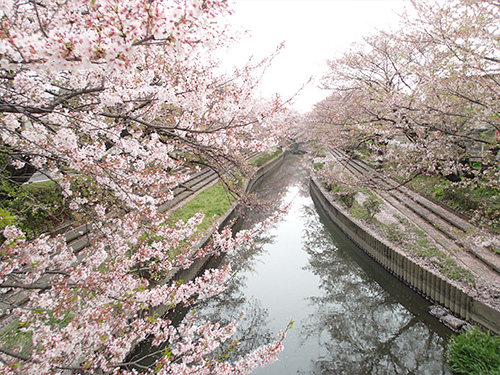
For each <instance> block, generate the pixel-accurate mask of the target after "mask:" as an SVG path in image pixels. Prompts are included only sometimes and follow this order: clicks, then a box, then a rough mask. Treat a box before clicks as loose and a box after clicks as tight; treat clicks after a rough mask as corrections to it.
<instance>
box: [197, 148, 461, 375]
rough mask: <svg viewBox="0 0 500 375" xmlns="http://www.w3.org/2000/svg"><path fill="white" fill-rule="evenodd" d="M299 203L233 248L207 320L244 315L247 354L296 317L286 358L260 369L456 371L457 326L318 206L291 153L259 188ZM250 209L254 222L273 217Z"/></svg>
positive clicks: (205, 309)
mask: <svg viewBox="0 0 500 375" xmlns="http://www.w3.org/2000/svg"><path fill="white" fill-rule="evenodd" d="M259 195H260V196H261V197H263V198H266V199H267V200H269V201H271V202H274V203H279V202H292V205H291V208H290V211H289V212H288V214H287V215H286V216H285V217H283V218H282V220H280V221H279V222H278V223H277V224H275V225H274V226H273V227H272V228H271V229H270V230H268V231H267V232H265V233H263V234H262V235H261V236H260V237H259V238H258V239H257V240H256V242H255V243H254V244H253V245H252V246H249V247H247V248H244V249H240V251H239V252H237V253H235V254H231V255H230V256H229V259H230V261H231V262H232V265H233V269H234V271H235V276H234V277H233V279H232V280H231V282H230V284H229V286H228V289H227V290H226V291H225V292H224V293H223V294H221V295H219V296H217V297H215V298H212V299H210V300H206V301H200V303H199V306H198V309H199V310H201V314H202V316H203V317H204V318H208V319H212V320H214V319H218V320H233V319H237V317H238V315H239V314H240V313H241V312H242V311H243V312H245V316H244V318H243V319H240V320H239V326H238V333H237V337H236V338H237V339H238V340H240V353H244V352H246V351H249V350H251V349H253V348H256V347H258V346H259V345H263V344H265V343H268V342H270V341H271V340H272V339H273V338H274V337H275V335H276V333H277V332H278V331H279V330H280V329H285V327H286V326H287V324H288V322H289V321H290V320H294V322H295V323H294V326H293V329H292V330H290V331H289V333H288V335H287V337H286V339H285V341H284V346H285V349H284V351H283V352H282V353H280V356H279V360H278V361H277V362H275V363H273V364H272V365H270V366H268V367H265V368H262V369H258V370H257V371H256V372H255V373H256V374H260V375H262V374H272V375H279V374H283V375H285V374H286V375H288V374H419V375H420V374H432V375H435V374H451V372H450V371H449V370H448V369H447V367H446V365H445V361H444V350H445V342H446V340H447V338H448V337H449V335H450V333H451V332H450V331H449V330H448V329H446V328H445V327H443V326H442V325H441V324H440V323H439V322H438V321H437V320H436V319H435V318H434V317H432V316H430V315H429V314H428V313H427V309H428V306H429V303H428V302H427V301H426V300H425V299H423V298H422V297H420V296H419V295H418V294H416V293H414V292H413V291H411V290H410V289H409V288H408V287H406V286H405V285H403V284H402V283H401V282H399V281H398V280H397V279H396V278H394V277H393V276H392V275H390V274H389V273H387V272H386V271H385V270H383V269H382V268H381V267H380V266H379V265H378V264H376V263H375V262H374V261H373V260H372V259H370V258H369V257H368V256H366V255H365V254H364V253H363V252H362V251H361V250H360V249H359V248H358V247H357V246H356V245H355V244H353V243H352V242H351V241H350V240H349V239H347V237H345V235H343V233H341V232H340V231H339V230H338V229H337V228H336V227H335V226H334V225H332V224H331V223H329V221H328V220H327V219H325V216H324V215H323V213H322V212H320V211H319V210H317V208H316V207H315V205H314V203H313V201H312V199H311V197H310V196H309V193H308V188H307V179H306V174H305V172H304V171H303V170H301V169H300V161H299V160H298V158H297V157H296V156H293V155H290V156H288V157H287V158H286V159H285V162H284V165H283V167H282V168H281V169H280V170H279V171H277V172H276V173H274V174H273V175H271V176H269V177H268V178H267V179H266V180H265V181H264V182H263V183H262V184H261V186H260V188H259ZM270 209H271V208H269V209H268V210H260V209H259V210H257V209H254V210H251V211H247V212H246V214H245V219H244V220H243V222H242V223H241V225H242V227H244V228H248V227H251V226H252V225H254V224H255V223H257V222H259V221H261V220H263V219H264V218H265V217H266V216H267V215H269V210H270Z"/></svg>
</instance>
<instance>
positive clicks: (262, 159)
mask: <svg viewBox="0 0 500 375" xmlns="http://www.w3.org/2000/svg"><path fill="white" fill-rule="evenodd" d="M282 153H283V149H282V148H281V147H278V148H277V149H276V150H275V151H274V152H273V153H267V152H264V153H262V154H260V155H259V156H257V157H255V158H253V159H252V160H250V164H252V165H253V166H254V167H257V168H260V167H262V166H263V165H264V164H266V163H267V162H268V161H270V160H273V159H276V158H277V157H278V156H280V155H281V154H282Z"/></svg>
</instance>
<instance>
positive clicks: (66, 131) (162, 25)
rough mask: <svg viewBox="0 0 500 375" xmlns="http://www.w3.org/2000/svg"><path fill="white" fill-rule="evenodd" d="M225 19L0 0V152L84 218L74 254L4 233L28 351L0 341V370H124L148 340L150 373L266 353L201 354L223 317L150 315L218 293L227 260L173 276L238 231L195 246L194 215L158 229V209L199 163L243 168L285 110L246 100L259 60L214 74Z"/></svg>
mask: <svg viewBox="0 0 500 375" xmlns="http://www.w3.org/2000/svg"><path fill="white" fill-rule="evenodd" d="M230 13H231V11H230V10H229V9H228V5H227V2H226V1H215V0H203V1H202V0H182V1H181V0H153V1H151V0H130V1H121V0H92V1H90V0H68V1H64V2H59V1H49V0H47V1H45V0H40V1H20V0H11V1H7V0H3V1H0V17H1V22H0V55H1V56H0V90H1V92H0V96H1V99H2V100H1V103H0V110H1V112H2V114H1V115H0V143H1V144H0V153H1V154H2V155H4V156H5V157H6V158H7V160H8V163H9V168H12V169H14V170H15V169H16V168H17V169H19V168H21V167H23V166H26V165H28V166H30V167H31V168H33V169H34V170H38V171H40V172H41V173H43V174H44V175H46V176H48V178H50V179H51V181H52V182H53V183H54V184H55V185H56V186H58V187H59V188H60V190H61V191H62V193H63V196H64V199H65V200H66V201H67V202H68V205H69V207H70V209H71V210H73V211H74V212H76V213H77V215H75V216H76V217H78V218H80V220H81V221H85V222H87V223H88V225H89V226H90V227H91V234H89V244H88V245H87V246H86V247H85V248H84V249H83V250H80V251H78V252H75V251H74V250H73V248H71V247H69V246H68V244H67V243H66V240H65V237H64V236H63V235H58V236H50V235H48V234H45V235H42V236H40V237H38V238H36V239H29V240H28V239H26V237H25V236H24V234H23V233H22V232H21V231H20V230H19V229H18V228H17V227H16V226H15V225H11V226H7V227H5V228H3V237H2V240H4V241H3V243H2V244H1V248H0V286H1V287H2V290H3V291H5V292H6V293H5V294H3V295H2V297H0V298H1V299H2V302H5V303H6V304H7V305H9V306H10V307H9V309H8V310H9V311H8V313H9V314H11V316H17V317H18V318H19V324H18V327H17V328H16V329H14V330H13V331H12V332H11V334H12V335H14V336H16V335H28V336H29V337H30V348H31V349H27V348H23V347H21V346H15V345H14V347H5V348H3V347H2V345H3V343H0V352H1V353H2V354H0V371H1V372H3V373H9V372H12V373H19V372H23V373H37V374H51V373H58V372H61V371H63V370H65V369H66V370H74V371H88V372H94V371H98V370H101V371H105V372H115V373H127V372H131V373H134V371H136V370H127V369H128V368H129V367H127V364H125V363H124V362H125V361H126V358H127V355H128V353H129V352H130V351H131V350H132V349H133V347H134V346H135V345H137V344H138V343H139V342H141V341H142V340H144V339H145V338H147V337H150V338H152V340H153V343H154V345H166V347H167V350H165V353H164V355H163V357H161V358H160V359H159V360H158V362H157V364H156V366H157V367H156V370H157V372H159V373H168V374H184V373H200V374H201V373H221V374H222V373H245V371H246V370H245V371H243V369H253V368H254V367H255V366H256V365H258V364H265V363H267V362H269V361H270V360H271V359H272V358H274V357H275V356H276V354H277V353H278V352H279V350H281V345H280V344H272V345H270V346H269V347H265V348H262V349H261V350H259V351H258V352H256V353H254V354H252V356H250V357H248V358H244V359H242V360H241V362H238V363H237V364H226V363H224V362H214V361H205V360H203V358H204V357H205V356H206V355H207V354H208V353H210V352H211V351H212V350H213V349H214V348H216V347H217V345H219V343H221V342H223V341H225V340H227V339H228V337H229V336H230V335H231V334H232V333H233V332H234V325H230V326H226V327H220V326H219V325H217V323H211V322H206V323H205V324H202V325H200V326H194V325H193V323H192V322H190V321H189V320H188V321H187V322H186V323H183V325H181V326H176V325H174V324H173V323H172V322H171V320H170V319H171V318H170V317H169V316H170V315H169V314H167V315H161V316H159V315H157V314H156V313H155V311H156V310H155V308H156V307H158V306H164V307H165V306H166V310H167V312H168V311H176V309H177V307H178V306H189V305H190V304H191V303H192V301H193V300H194V299H195V298H196V297H199V296H209V295H212V294H215V293H218V292H220V291H221V289H222V288H223V286H224V282H225V280H226V279H227V278H228V277H229V274H230V267H229V266H226V267H224V268H222V269H220V270H211V271H207V272H205V273H204V274H203V275H201V276H199V277H197V278H195V279H194V280H192V281H184V282H180V281H175V280H174V278H173V274H174V273H175V271H176V270H178V269H179V268H186V267H189V265H190V264H191V263H192V261H193V260H194V258H196V257H201V256H205V255H207V254H212V253H220V252H225V251H229V250H232V249H235V248H237V247H238V246H239V245H240V244H241V243H243V242H244V241H248V240H249V239H250V238H251V235H252V234H251V233H244V234H239V235H236V236H233V234H232V233H231V231H230V230H228V229H223V230H221V231H220V232H216V234H215V235H214V238H213V240H212V245H211V247H210V248H204V249H203V250H200V251H194V250H193V249H194V248H195V245H196V244H197V243H198V240H199V235H198V233H197V226H198V225H199V224H200V222H201V220H202V219H203V215H201V214H197V215H195V216H194V217H193V218H191V219H189V220H187V221H186V222H182V221H181V222H178V223H172V222H170V220H169V214H168V212H167V213H162V212H159V210H158V207H159V205H160V204H162V203H164V202H166V201H168V200H171V199H173V196H174V189H175V188H176V187H177V186H178V185H179V184H182V183H183V182H184V181H185V180H186V179H187V178H188V176H189V174H190V173H191V172H192V171H193V170H196V169H197V168H198V167H199V166H208V167H210V168H212V169H213V170H215V171H216V172H217V173H218V174H219V175H220V176H221V177H222V178H225V177H227V176H228V174H227V172H228V171H229V170H234V169H238V168H239V169H240V170H241V171H244V172H245V171H250V170H251V168H250V167H249V166H248V165H247V163H246V161H245V152H246V151H248V150H251V151H263V150H267V149H268V148H269V147H271V146H274V145H276V144H277V142H278V141H279V139H280V137H281V136H283V135H286V131H287V129H286V126H285V121H284V117H285V115H286V111H285V107H284V104H283V103H282V102H281V101H280V100H279V99H275V100H273V101H262V100H260V99H257V98H256V97H255V93H254V91H255V86H256V83H257V80H258V77H260V76H261V74H262V71H261V68H262V67H263V66H265V64H263V65H255V66H251V67H245V68H243V69H235V70H234V75H231V76H224V75H217V74H216V73H215V69H214V68H215V67H216V66H217V62H216V61H214V59H213V55H214V54H213V53H212V52H213V51H214V50H215V49H216V48H220V47H221V46H225V45H226V44H227V43H228V41H229V40H230V36H229V35H227V34H226V33H225V32H224V30H225V23H224V18H223V17H225V16H228V15H230ZM229 177H230V176H229ZM229 177H227V178H229ZM2 178H4V177H2ZM13 296H17V297H16V298H15V299H14V298H13ZM17 301H22V303H21V304H19V303H18V302H17ZM279 343H281V341H279ZM144 371H145V372H154V371H155V367H154V366H153V367H152V368H151V369H147V370H144Z"/></svg>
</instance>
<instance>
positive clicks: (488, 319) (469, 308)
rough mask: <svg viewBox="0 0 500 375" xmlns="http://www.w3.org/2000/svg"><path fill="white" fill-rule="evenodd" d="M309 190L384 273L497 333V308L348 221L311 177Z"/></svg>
mask: <svg viewBox="0 0 500 375" xmlns="http://www.w3.org/2000/svg"><path fill="white" fill-rule="evenodd" d="M309 190H310V194H311V197H312V199H313V201H315V203H317V204H319V205H320V206H321V207H322V208H323V209H324V211H325V212H326V213H327V215H328V217H329V218H330V220H331V221H332V222H333V223H335V224H336V225H337V226H338V227H339V228H340V229H341V230H342V232H344V233H345V234H346V235H347V237H349V238H350V239H351V240H352V241H353V242H354V243H355V244H357V245H358V246H359V247H360V248H361V249H362V250H363V251H364V252H365V253H366V254H368V255H369V256H370V257H371V258H372V259H374V260H375V261H376V262H377V263H379V264H380V265H382V266H383V267H384V268H385V269H386V270H387V271H388V272H390V273H391V274H393V275H394V276H395V277H397V278H398V279H400V280H401V281H403V282H404V283H405V284H406V285H408V286H409V287H410V288H412V289H414V290H415V291H417V292H418V293H419V294H421V295H422V296H424V297H425V298H426V299H427V300H429V301H431V302H432V303H436V304H439V305H442V306H444V307H446V308H447V309H448V310H449V311H451V313H452V314H454V315H456V316H457V317H459V318H461V319H464V320H466V321H468V322H474V323H477V324H479V325H481V326H483V327H485V328H487V329H488V330H490V331H492V332H494V333H495V334H500V311H498V310H495V309H493V308H492V307H490V306H488V305H485V304H484V303H482V302H480V301H477V300H475V299H474V298H473V297H472V296H470V295H468V294H467V293H465V292H464V291H462V290H461V289H459V288H457V287H456V286H454V285H452V284H451V283H450V282H448V281H447V280H446V279H444V278H442V277H440V276H439V275H436V274H434V273H433V272H431V271H429V270H427V269H425V268H423V267H422V266H420V265H419V264H417V263H415V262H414V261H412V260H411V259H409V258H407V257H405V255H404V254H402V253H401V252H399V251H397V250H396V249H394V248H392V247H391V246H389V245H387V244H386V243H384V241H383V240H381V239H379V238H377V236H376V235H375V234H374V233H372V232H371V231H370V230H369V229H368V228H363V227H361V226H360V225H358V224H357V223H356V222H354V221H353V220H351V219H350V218H349V217H348V216H346V215H345V214H344V213H343V212H342V211H341V209H340V208H339V207H338V206H337V205H336V204H335V203H334V202H332V201H331V200H330V199H328V198H327V194H326V193H325V192H324V190H323V189H322V188H321V185H320V184H319V183H318V182H317V181H315V179H314V178H310V182H309Z"/></svg>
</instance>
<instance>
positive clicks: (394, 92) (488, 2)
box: [307, 0, 500, 220]
mask: <svg viewBox="0 0 500 375" xmlns="http://www.w3.org/2000/svg"><path fill="white" fill-rule="evenodd" d="M411 4H412V7H413V9H412V11H411V12H410V13H409V14H410V15H408V14H406V15H404V16H402V18H401V29H400V30H398V31H397V32H393V33H389V32H380V33H378V34H376V35H373V36H370V37H367V38H365V39H364V41H363V43H360V44H356V45H353V46H352V48H351V50H350V51H349V52H347V53H345V54H343V55H342V56H340V57H338V58H335V59H332V60H331V61H329V68H330V69H329V72H328V73H327V74H326V75H325V76H324V79H323V84H324V87H325V88H326V89H328V90H331V92H332V93H331V95H330V96H329V97H328V98H326V99H325V100H323V101H321V102H319V103H317V104H316V106H315V107H314V110H313V111H312V113H311V115H310V117H309V118H308V123H307V126H308V129H309V132H310V134H311V137H312V138H315V139H320V140H323V141H324V142H325V143H326V144H327V145H328V146H339V147H343V148H346V149H351V150H352V149H363V148H364V149H369V150H371V152H372V154H373V155H375V156H376V157H377V159H378V160H379V161H380V162H386V161H390V162H392V163H395V164H394V165H396V166H397V169H398V170H399V171H401V173H402V175H403V176H404V180H410V179H412V178H413V177H415V176H417V175H419V174H431V175H432V174H440V175H443V176H446V177H447V178H448V179H450V180H451V181H453V182H461V183H464V184H467V185H469V186H472V187H486V188H491V187H498V186H499V179H500V169H499V154H498V153H499V150H500V121H499V120H500V96H499V95H500V44H499V40H500V22H499V21H500V3H499V2H498V1H496V0H444V1H432V0H429V1H412V2H411ZM317 134H321V136H320V137H317V136H316V135H317ZM491 214H492V215H493V216H491V219H492V220H496V219H497V217H496V216H495V214H494V213H491ZM497 215H498V213H497Z"/></svg>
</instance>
